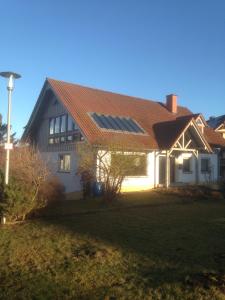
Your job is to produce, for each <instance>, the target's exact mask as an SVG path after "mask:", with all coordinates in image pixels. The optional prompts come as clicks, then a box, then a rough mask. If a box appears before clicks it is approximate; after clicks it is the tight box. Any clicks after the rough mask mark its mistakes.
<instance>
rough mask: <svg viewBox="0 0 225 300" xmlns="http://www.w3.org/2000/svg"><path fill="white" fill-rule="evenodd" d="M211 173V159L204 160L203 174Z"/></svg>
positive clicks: (202, 161)
mask: <svg viewBox="0 0 225 300" xmlns="http://www.w3.org/2000/svg"><path fill="white" fill-rule="evenodd" d="M209 171H210V160H209V158H202V159H201V172H202V173H209Z"/></svg>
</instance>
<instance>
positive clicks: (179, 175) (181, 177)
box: [175, 153, 218, 184]
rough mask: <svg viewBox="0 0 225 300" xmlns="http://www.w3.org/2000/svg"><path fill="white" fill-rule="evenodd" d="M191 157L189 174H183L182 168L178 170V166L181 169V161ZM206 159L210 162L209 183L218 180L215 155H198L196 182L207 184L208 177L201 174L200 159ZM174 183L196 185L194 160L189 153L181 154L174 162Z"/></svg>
mask: <svg viewBox="0 0 225 300" xmlns="http://www.w3.org/2000/svg"><path fill="white" fill-rule="evenodd" d="M188 157H191V172H189V173H184V172H183V169H182V168H179V165H180V166H181V167H182V165H183V159H184V158H188ZM202 158H208V159H209V160H210V166H211V170H212V172H211V176H210V181H216V180H218V157H217V154H199V156H198V182H199V183H207V182H209V175H208V174H206V173H202V172H201V159H202ZM175 163H176V168H175V181H176V182H177V183H190V184H191V183H196V178H197V176H196V165H195V164H196V158H195V156H194V155H193V154H190V153H181V154H180V155H179V156H178V157H177V158H176V160H175Z"/></svg>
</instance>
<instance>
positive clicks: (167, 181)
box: [166, 151, 170, 188]
mask: <svg viewBox="0 0 225 300" xmlns="http://www.w3.org/2000/svg"><path fill="white" fill-rule="evenodd" d="M169 185H170V154H169V151H166V188H168V187H169Z"/></svg>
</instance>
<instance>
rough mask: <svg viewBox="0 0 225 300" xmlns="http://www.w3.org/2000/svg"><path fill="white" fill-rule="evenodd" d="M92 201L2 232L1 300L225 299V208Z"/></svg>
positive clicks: (211, 203)
mask: <svg viewBox="0 0 225 300" xmlns="http://www.w3.org/2000/svg"><path fill="white" fill-rule="evenodd" d="M157 197H158V198H157ZM173 197H174V196H173ZM166 199H167V203H165V200H166ZM129 200H130V203H129ZM93 201H94V202H89V201H87V204H86V210H85V206H82V204H79V203H78V204H76V205H77V206H76V205H74V203H73V202H70V203H69V204H68V207H67V210H66V209H65V211H63V213H64V215H67V216H62V217H56V218H54V217H53V212H52V215H51V216H50V217H47V214H46V216H45V217H44V218H43V219H38V220H30V221H28V222H26V223H22V224H18V225H11V226H4V227H1V228H0V295H1V296H0V298H1V299H179V300H180V299H210V300H211V299H225V238H224V236H225V202H224V201H219V200H217V201H215V200H205V201H190V202H187V201H183V200H182V199H178V198H171V197H165V195H164V196H163V195H162V196H161V198H160V194H157V195H156V194H155V195H154V194H152V193H150V194H149V193H144V194H133V195H127V196H125V197H124V198H123V199H122V200H121V201H120V202H118V203H117V204H115V206H113V209H112V207H108V206H107V207H104V206H103V204H102V203H101V202H99V201H96V200H93ZM137 201H138V202H137ZM140 202H141V203H140ZM137 203H138V204H141V205H140V207H137ZM78 208H79V209H78ZM87 208H88V209H87ZM76 209H77V210H78V211H77V210H76ZM87 210H88V211H92V213H89V214H88V213H86V212H87ZM54 211H55V212H56V215H59V212H60V209H59V208H57V207H56V208H54ZM71 211H72V212H79V213H76V214H75V215H73V216H72V215H71V216H69V214H68V212H71Z"/></svg>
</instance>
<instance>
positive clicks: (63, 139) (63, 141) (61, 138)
mask: <svg viewBox="0 0 225 300" xmlns="http://www.w3.org/2000/svg"><path fill="white" fill-rule="evenodd" d="M65 142H66V137H65V136H61V137H60V143H61V144H63V143H65Z"/></svg>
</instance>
